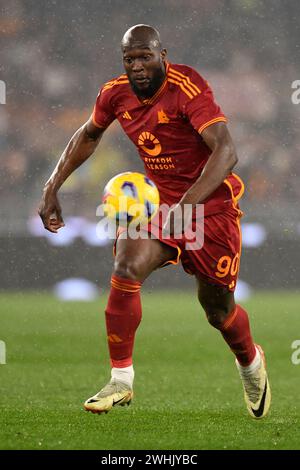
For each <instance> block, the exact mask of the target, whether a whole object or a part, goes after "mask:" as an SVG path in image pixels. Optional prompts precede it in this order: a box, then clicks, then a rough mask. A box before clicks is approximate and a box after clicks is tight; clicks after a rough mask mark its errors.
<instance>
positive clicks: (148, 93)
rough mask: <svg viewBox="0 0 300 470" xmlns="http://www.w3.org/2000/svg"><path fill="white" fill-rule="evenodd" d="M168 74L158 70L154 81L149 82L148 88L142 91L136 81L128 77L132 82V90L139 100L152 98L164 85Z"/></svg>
mask: <svg viewBox="0 0 300 470" xmlns="http://www.w3.org/2000/svg"><path fill="white" fill-rule="evenodd" d="M165 76H166V73H165V71H164V70H161V69H159V70H157V72H156V74H155V76H154V77H153V78H152V80H150V81H149V85H148V88H146V89H144V90H141V89H140V88H139V87H138V86H137V85H136V84H135V83H134V81H133V80H132V79H131V78H130V77H128V80H129V82H130V85H131V88H132V90H133V92H134V93H135V94H136V95H137V96H138V97H139V98H144V99H145V98H151V97H152V96H153V95H155V93H156V92H157V90H158V89H159V88H160V87H161V85H162V84H163V81H164V79H165Z"/></svg>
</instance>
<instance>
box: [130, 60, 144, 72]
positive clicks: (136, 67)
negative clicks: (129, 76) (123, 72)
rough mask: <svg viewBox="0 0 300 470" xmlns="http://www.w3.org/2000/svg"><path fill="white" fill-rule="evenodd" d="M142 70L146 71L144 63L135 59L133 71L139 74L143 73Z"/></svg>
mask: <svg viewBox="0 0 300 470" xmlns="http://www.w3.org/2000/svg"><path fill="white" fill-rule="evenodd" d="M142 70H144V67H143V63H142V61H141V60H138V59H135V60H134V62H133V64H132V71H133V72H135V73H138V72H141V71H142Z"/></svg>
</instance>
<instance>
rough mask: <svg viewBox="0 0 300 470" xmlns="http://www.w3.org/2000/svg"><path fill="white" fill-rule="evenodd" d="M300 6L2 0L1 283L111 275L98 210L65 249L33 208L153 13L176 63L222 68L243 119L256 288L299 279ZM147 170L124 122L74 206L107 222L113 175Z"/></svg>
mask: <svg viewBox="0 0 300 470" xmlns="http://www.w3.org/2000/svg"><path fill="white" fill-rule="evenodd" d="M297 5H298V4H297V2H293V1H280V2H270V1H266V2H261V1H256V0H247V1H246V0H245V1H243V0H231V1H218V0H210V1H196V0H188V1H178V0H176V1H175V0H169V1H167V2H157V1H154V2H151V5H150V4H149V5H148V4H147V3H146V2H139V3H138V6H137V3H136V2H121V1H120V2H119V1H92V0H86V1H76V2H73V1H70V0H65V1H63V2H54V1H47V2H37V1H30V0H27V1H16V0H14V1H12V2H10V3H9V5H6V6H5V7H2V14H1V20H0V27H1V49H0V58H1V59H0V64H1V68H0V79H1V80H3V81H4V82H5V83H6V89H7V96H6V105H0V129H1V134H0V135H1V137H0V139H1V140H0V172H1V186H0V200H1V205H0V220H1V230H0V237H1V244H0V250H1V252H0V256H1V271H0V285H1V287H2V288H5V289H23V288H24V289H30V288H34V289H39V288H51V287H53V285H54V283H55V282H56V281H58V280H60V279H63V278H65V277H73V276H76V277H84V278H88V279H90V280H92V281H96V282H99V283H100V284H101V285H103V284H104V283H107V279H108V273H109V271H110V268H111V262H110V248H101V246H100V247H99V246H95V245H94V246H93V247H92V246H91V245H90V244H89V243H87V242H85V241H84V240H83V239H82V237H81V233H82V232H84V228H83V226H82V223H84V220H83V221H80V223H79V225H80V231H79V233H78V230H77V229H76V227H77V226H78V223H76V220H75V221H73V222H74V223H73V224H72V222H71V223H69V224H68V225H69V227H68V228H69V230H71V231H72V228H73V225H75V228H74V230H75V232H74V233H73V236H72V234H71V238H70V237H68V236H67V237H66V238H67V240H66V242H65V244H64V243H63V241H62V245H61V246H60V247H59V248H58V247H56V248H53V245H51V239H54V238H55V235H52V236H50V237H51V239H50V238H49V237H48V238H45V235H47V234H46V233H44V234H43V231H42V230H40V231H39V230H38V229H39V225H40V222H39V221H38V220H35V221H34V220H32V219H33V218H34V217H36V210H37V205H38V203H39V199H40V195H41V189H42V187H43V184H44V182H45V181H46V179H47V178H48V176H49V175H50V172H51V171H52V169H53V168H54V166H55V163H56V161H57V159H58V157H59V155H60V153H61V152H62V150H63V148H64V146H65V145H66V143H67V141H68V139H69V138H70V137H71V135H72V133H73V132H74V130H76V128H77V127H79V126H80V125H81V124H82V123H83V122H84V120H85V119H86V118H87V117H88V116H89V114H90V113H91V111H92V108H93V104H94V100H95V97H96V95H97V92H98V88H99V87H100V86H101V84H102V83H104V82H105V81H107V80H109V79H111V78H112V77H114V76H117V75H118V74H120V73H122V71H123V70H122V63H121V56H120V48H119V42H120V38H121V36H122V34H123V32H124V31H125V30H126V28H128V27H129V26H130V25H132V23H134V22H139V21H142V20H143V21H147V22H148V23H149V24H152V25H155V26H156V27H157V28H158V29H159V30H160V32H161V36H162V41H163V43H164V45H165V46H166V47H167V49H168V53H169V60H170V61H173V62H177V63H188V64H190V65H191V66H193V67H195V68H196V69H198V70H199V71H200V73H202V74H203V75H204V76H205V77H206V78H207V79H208V80H209V82H210V83H211V84H212V86H213V88H214V90H215V95H216V98H217V100H218V102H219V103H220V105H221V106H222V108H223V109H224V112H225V113H226V115H227V116H228V118H229V126H230V130H231V133H232V134H233V136H234V139H235V142H236V146H237V151H238V156H239V164H238V167H237V168H236V170H237V171H238V173H239V174H240V175H241V177H242V178H243V179H244V181H245V183H246V193H245V196H244V198H243V201H242V203H241V206H242V209H243V210H244V212H245V217H244V219H243V223H244V225H245V224H253V223H256V224H258V223H259V224H261V225H259V226H257V225H253V226H252V225H251V226H250V227H249V226H247V230H248V232H247V233H249V236H250V238H251V239H252V244H255V245H258V246H256V247H255V248H249V247H248V243H245V245H246V246H245V250H244V256H243V261H242V271H241V278H242V279H244V280H245V281H247V282H249V283H250V285H252V286H253V287H256V288H265V287H268V288H272V287H274V288H276V287H278V286H281V287H282V286H283V287H297V286H298V283H299V279H300V249H299V248H300V217H299V207H298V205H299V199H300V185H299V161H300V160H299V150H300V137H299V110H300V105H296V104H293V103H292V101H291V95H292V92H293V90H292V88H291V84H292V82H293V81H294V80H296V79H297V78H298V79H299V77H300V71H299V68H300V65H299V60H298V59H299V35H300V32H299V21H297V10H298V6H297ZM178 19H180V21H178ZM298 19H299V18H298ZM133 169H140V170H142V166H141V164H140V162H139V159H138V157H137V153H136V151H135V149H134V148H133V146H132V145H131V143H130V142H129V141H128V139H127V138H126V137H125V136H124V135H123V134H122V130H121V128H120V126H119V125H118V123H115V124H113V125H112V126H111V129H109V131H108V132H107V134H106V136H105V139H104V141H103V142H102V144H101V145H100V146H99V149H98V151H97V153H96V155H95V156H94V157H93V158H91V159H90V161H88V162H87V163H86V164H85V165H84V166H83V167H82V168H81V169H80V170H79V171H77V173H76V174H75V175H74V177H71V178H70V179H69V181H68V182H67V183H66V184H65V186H64V187H63V189H62V191H61V199H62V206H63V213H64V216H65V218H66V219H68V217H80V218H82V219H85V220H87V221H90V222H93V223H94V224H96V223H97V222H98V221H99V219H98V218H97V217H96V207H97V205H98V204H99V203H100V200H101V193H102V189H103V187H104V185H105V183H106V182H107V181H108V179H109V178H110V177H111V176H113V175H115V174H117V173H118V172H121V171H126V170H133ZM67 221H68V220H67ZM81 222H82V223H81ZM261 229H262V230H263V231H265V234H264V235H262V233H261ZM66 230H67V229H66ZM88 230H89V231H90V230H92V228H91V226H89V227H88ZM249 230H251V232H249ZM257 230H258V235H257ZM33 234H35V235H37V236H36V238H33V236H32V235H33ZM257 236H258V240H257V243H256V237H257ZM253 237H254V240H253ZM248 238H249V237H247V239H248ZM54 242H55V241H54ZM93 243H96V241H95V240H94V241H93ZM99 243H100V242H99ZM250 244H251V240H250ZM65 245H67V248H65ZM162 275H163V276H164V280H165V281H167V280H168V279H169V278H170V276H168V275H166V274H162ZM155 277H156V278H157V277H159V274H155ZM176 277H177V278H178V282H177V287H178V285H180V284H181V283H182V282H190V280H188V281H185V280H186V279H187V277H186V276H185V275H184V274H183V273H182V272H181V270H180V269H177V270H176V276H175V278H173V276H172V283H171V284H172V285H174V286H175V285H176V281H175V283H174V279H175V280H176Z"/></svg>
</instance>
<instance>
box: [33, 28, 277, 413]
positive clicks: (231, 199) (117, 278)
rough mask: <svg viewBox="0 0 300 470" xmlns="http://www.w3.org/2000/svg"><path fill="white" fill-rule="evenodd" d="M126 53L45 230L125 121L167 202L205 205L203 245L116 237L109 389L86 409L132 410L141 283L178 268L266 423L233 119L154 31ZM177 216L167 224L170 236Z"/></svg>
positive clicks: (131, 34)
mask: <svg viewBox="0 0 300 470" xmlns="http://www.w3.org/2000/svg"><path fill="white" fill-rule="evenodd" d="M121 47H122V55H123V64H124V67H125V72H126V73H125V74H122V75H120V76H119V77H117V78H114V79H112V80H110V81H108V82H107V83H105V84H104V86H103V87H102V88H101V90H100V92H99V95H98V97H97V100H96V104H95V107H94V111H93V113H92V115H91V117H90V118H89V120H88V121H87V122H86V123H85V124H84V125H83V126H82V127H81V128H80V129H78V130H77V131H76V132H75V134H74V136H73V137H72V138H71V140H70V142H69V144H68V145H67V147H66V149H65V150H64V152H63V154H62V156H61V158H60V160H59V162H58V164H57V166H56V168H55V170H54V171H53V173H52V175H51V177H50V178H49V180H48V181H47V183H46V185H45V188H44V193H43V199H42V202H41V205H40V209H39V214H40V216H41V218H42V221H43V223H44V227H45V228H46V229H47V230H50V231H51V232H53V233H56V232H57V231H58V229H60V228H61V227H63V226H64V222H63V218H62V215H61V207H60V204H59V201H58V197H57V192H58V190H59V188H60V187H61V185H62V184H63V183H64V181H65V180H66V179H67V178H68V176H69V175H70V174H71V173H72V172H73V171H74V170H75V169H76V168H77V167H79V166H80V165H81V164H82V163H83V162H84V161H85V160H87V159H88V158H89V157H90V155H91V154H92V153H93V152H94V150H95V149H96V147H97V145H98V144H99V142H100V139H101V137H102V135H103V133H104V131H105V129H107V127H108V126H109V125H110V124H111V123H112V121H114V119H118V121H119V122H120V124H121V126H122V127H123V129H124V131H125V133H126V134H127V135H128V137H129V138H130V139H131V140H132V141H133V142H134V144H135V145H136V147H137V150H138V152H139V155H140V157H141V159H142V160H143V162H144V166H145V172H146V174H147V175H148V176H149V177H150V178H151V179H152V180H153V181H154V182H155V183H156V185H157V187H158V189H159V192H160V199H161V202H163V203H167V204H169V206H171V205H172V204H176V205H177V206H176V207H177V208H181V207H184V205H186V204H192V205H196V204H200V203H201V204H203V205H204V244H203V247H202V248H201V249H199V250H187V249H186V247H185V243H184V238H183V239H181V240H177V239H176V238H174V236H171V237H169V238H164V237H163V236H162V235H160V236H159V239H153V238H150V237H149V238H139V239H135V240H133V239H131V238H128V237H127V234H126V232H123V233H122V232H121V233H119V236H118V239H117V241H116V249H115V263H114V270H113V273H112V278H111V290H110V294H109V299H108V304H107V307H106V311H105V313H106V328H107V337H108V347H109V353H110V359H111V367H112V369H111V380H110V381H109V383H108V384H107V385H105V386H104V387H103V388H102V389H101V390H100V392H98V393H97V394H96V395H94V396H93V397H91V398H89V399H88V400H87V401H86V402H85V404H84V406H85V408H86V410H89V411H92V412H94V413H102V412H107V411H109V410H110V409H111V408H112V407H113V406H114V405H117V404H118V405H124V404H125V403H128V404H129V403H130V401H131V398H132V396H133V379H134V369H133V362H132V353H133V346H134V337H135V333H136V330H137V328H138V326H139V323H140V320H141V315H142V311H141V302H140V289H141V286H142V283H143V281H144V280H145V279H146V278H147V277H148V276H149V275H150V274H151V272H152V271H153V270H155V269H157V268H158V267H161V266H163V265H166V264H169V263H177V262H178V261H179V259H181V262H182V265H183V267H184V269H185V270H186V272H188V273H189V274H193V275H194V276H195V277H196V279H197V283H198V298H199V301H200V303H201V305H202V307H203V309H204V311H205V313H206V316H207V319H208V321H209V323H210V324H211V325H212V326H213V327H215V328H216V329H218V330H219V331H220V333H221V334H222V336H223V338H224V340H225V341H226V343H227V344H228V346H229V347H230V349H231V350H232V352H233V353H234V355H235V362H236V366H237V369H238V372H239V374H240V377H241V380H242V384H243V388H244V397H245V401H246V405H247V409H248V411H249V413H250V415H251V416H252V417H254V418H262V417H263V416H265V415H266V413H267V412H268V409H269V406H270V401H271V393H270V386H269V382H268V378H267V372H266V368H265V360H264V353H263V351H262V349H261V347H260V346H258V345H256V344H255V343H254V342H253V339H252V336H251V331H250V326H249V319H248V315H247V312H246V311H245V310H244V309H243V308H242V307H241V306H240V305H237V304H236V303H235V300H234V289H235V286H236V280H237V275H238V270H239V263H240V254H241V235H240V226H239V219H240V217H241V215H242V213H241V211H240V209H239V206H238V200H239V199H240V197H241V196H242V194H243V191H244V186H243V183H242V181H241V179H240V178H239V177H238V176H237V175H235V174H234V173H232V169H233V167H234V165H235V164H236V162H237V157H236V153H235V148H234V144H233V142H232V139H231V136H230V134H229V131H228V129H227V126H226V117H225V116H224V114H223V113H222V111H221V109H220V107H219V106H218V105H217V104H216V103H215V101H214V98H213V94H212V90H211V88H210V86H209V84H208V83H207V82H206V81H205V80H204V79H203V78H202V77H201V76H200V75H199V74H198V72H196V71H195V70H194V69H193V68H191V67H188V66H186V65H177V64H172V63H170V62H168V61H167V52H166V49H164V48H162V46H161V41H160V36H159V33H158V31H157V30H156V29H154V28H153V27H151V26H147V25H136V26H133V27H132V28H130V29H129V30H128V31H127V32H126V33H125V35H124V37H123V39H122V43H121ZM176 207H175V209H174V208H173V209H170V211H169V214H168V217H167V219H166V221H165V227H168V226H169V227H171V231H172V230H173V229H172V225H171V224H170V219H171V214H172V213H173V215H174V214H175V217H177V216H176V214H177V212H176ZM173 235H174V233H173Z"/></svg>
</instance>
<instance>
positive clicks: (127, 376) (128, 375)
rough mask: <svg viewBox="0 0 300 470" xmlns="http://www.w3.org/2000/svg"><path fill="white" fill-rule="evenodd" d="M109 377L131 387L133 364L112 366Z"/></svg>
mask: <svg viewBox="0 0 300 470" xmlns="http://www.w3.org/2000/svg"><path fill="white" fill-rule="evenodd" d="M111 378H112V379H117V380H119V381H120V382H124V383H126V384H128V385H129V386H130V387H131V388H132V385H133V380H134V369H133V365H131V366H128V367H122V368H121V367H113V368H112V369H111Z"/></svg>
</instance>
